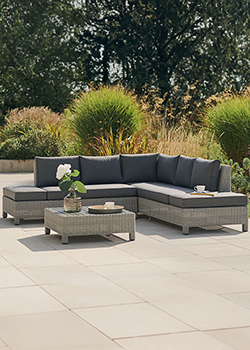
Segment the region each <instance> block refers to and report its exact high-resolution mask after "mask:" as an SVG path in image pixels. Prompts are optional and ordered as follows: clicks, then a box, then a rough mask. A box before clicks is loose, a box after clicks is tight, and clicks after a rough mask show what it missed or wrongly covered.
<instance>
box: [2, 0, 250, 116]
mask: <svg viewBox="0 0 250 350" xmlns="http://www.w3.org/2000/svg"><path fill="white" fill-rule="evenodd" d="M249 14H250V1H249V0H239V1H237V2H235V1H232V0H227V1H225V0H215V1H206V0H190V1H186V0H184V1H183V0H169V1H165V0H140V1H135V0H130V1H125V0H111V1H110V0H86V1H84V0H64V1H63V2H62V1H59V0H2V1H1V4H0V50H1V51H0V111H1V112H0V113H1V114H2V119H3V116H5V115H6V113H7V112H8V110H10V109H14V108H20V107H21V108H22V107H28V106H48V107H50V108H51V109H52V110H53V111H55V112H61V111H63V109H64V108H65V107H66V106H67V105H68V103H69V101H70V100H71V99H72V97H73V94H74V92H78V91H79V90H84V91H86V90H87V89H88V86H89V84H90V83H91V82H92V83H93V82H94V83H95V84H106V83H110V84H116V83H117V82H118V81H121V82H122V84H123V86H124V87H126V88H130V89H135V92H136V93H138V94H142V92H143V89H145V85H146V86H147V89H149V90H150V89H152V88H154V89H158V90H159V93H160V96H161V97H164V102H165V104H166V105H167V104H168V102H169V99H171V98H174V99H175V100H177V101H178V99H179V98H181V97H182V96H183V95H184V94H185V93H186V92H187V91H188V89H190V87H191V86H192V84H194V83H196V86H197V95H196V99H197V100H198V101H199V100H202V101H203V100H204V99H205V98H207V97H209V96H211V95H212V94H214V93H218V92H221V91H223V90H224V88H225V87H226V86H228V85H230V86H232V87H234V88H235V89H236V90H237V91H239V90H241V89H243V88H244V86H246V85H247V84H248V83H249V81H250V68H249V57H250V55H249V54H250V52H249V51H250V45H249V44H250V27H249V16H250V15H249ZM176 86H178V89H177V90H175V89H174V88H175V87H176Z"/></svg>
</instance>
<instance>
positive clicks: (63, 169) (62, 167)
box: [56, 164, 71, 180]
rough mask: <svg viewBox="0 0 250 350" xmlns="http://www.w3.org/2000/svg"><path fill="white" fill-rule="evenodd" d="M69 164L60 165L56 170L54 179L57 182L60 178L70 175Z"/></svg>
mask: <svg viewBox="0 0 250 350" xmlns="http://www.w3.org/2000/svg"><path fill="white" fill-rule="evenodd" d="M70 168H71V164H64V165H63V164H60V165H59V166H58V168H57V171H56V178H57V179H58V180H61V178H62V177H63V176H64V175H65V174H67V173H68V174H71V170H70Z"/></svg>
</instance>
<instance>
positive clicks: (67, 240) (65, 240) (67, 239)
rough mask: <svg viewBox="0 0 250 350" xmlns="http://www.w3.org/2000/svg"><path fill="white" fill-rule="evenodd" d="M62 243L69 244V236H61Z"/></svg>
mask: <svg viewBox="0 0 250 350" xmlns="http://www.w3.org/2000/svg"><path fill="white" fill-rule="evenodd" d="M61 242H62V244H68V242H69V237H68V236H61Z"/></svg>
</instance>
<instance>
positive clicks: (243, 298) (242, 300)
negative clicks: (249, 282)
mask: <svg viewBox="0 0 250 350" xmlns="http://www.w3.org/2000/svg"><path fill="white" fill-rule="evenodd" d="M223 296H224V298H225V299H228V300H231V301H233V302H234V303H236V304H239V305H241V306H244V307H245V308H247V309H250V292H243V293H234V294H224V295H223Z"/></svg>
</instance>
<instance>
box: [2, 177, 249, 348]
mask: <svg viewBox="0 0 250 350" xmlns="http://www.w3.org/2000/svg"><path fill="white" fill-rule="evenodd" d="M32 183H33V174H0V184H1V185H0V194H1V193H2V186H5V185H17V184H20V185H22V184H23V185H31V184H32ZM1 205H2V203H1V201H0V209H1ZM136 227H137V233H136V240H135V241H134V242H130V241H128V235H127V233H124V234H123V233H121V234H117V235H108V236H84V237H81V236H79V237H71V239H70V241H69V244H68V245H62V244H61V240H60V237H59V235H57V234H54V233H53V232H52V234H51V235H45V234H44V226H43V220H24V221H21V224H20V225H18V226H15V225H14V224H13V219H12V218H11V217H8V218H7V219H2V218H0V349H4V350H36V349H41V350H42V349H43V350H58V349H60V350H99V349H100V350H121V349H123V350H147V349H150V350H152V349H156V350H163V349H164V350H211V349H212V350H232V349H233V350H249V344H250V336H249V334H250V249H249V244H250V231H248V232H242V231H241V229H242V227H241V225H230V226H224V227H220V226H217V227H206V228H192V229H191V230H190V234H189V235H188V236H183V235H182V233H181V229H180V227H178V226H175V225H171V224H167V223H163V222H160V221H158V220H152V221H149V220H148V219H147V218H146V217H144V216H139V218H138V219H137V220H136Z"/></svg>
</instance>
